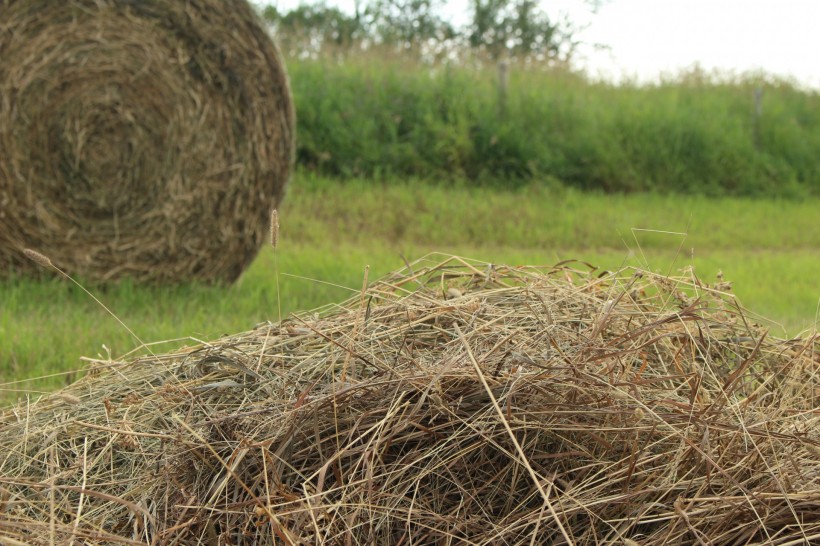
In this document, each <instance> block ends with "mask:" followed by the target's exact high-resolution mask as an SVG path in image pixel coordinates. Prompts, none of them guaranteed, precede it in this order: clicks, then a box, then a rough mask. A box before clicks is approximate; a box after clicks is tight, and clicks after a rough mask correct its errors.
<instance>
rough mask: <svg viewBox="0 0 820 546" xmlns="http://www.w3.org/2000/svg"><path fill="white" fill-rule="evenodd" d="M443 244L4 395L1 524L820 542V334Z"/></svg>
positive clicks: (529, 540) (30, 538) (397, 536)
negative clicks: (323, 301)
mask: <svg viewBox="0 0 820 546" xmlns="http://www.w3.org/2000/svg"><path fill="white" fill-rule="evenodd" d="M438 258H440V260H441V261H440V263H436V262H438ZM438 258H437V259H436V260H435V261H431V260H424V261H420V262H417V263H415V264H411V265H410V266H409V267H408V268H406V269H404V270H402V271H399V272H397V273H395V274H392V275H389V276H387V277H386V278H384V279H382V280H380V281H379V282H376V283H374V284H372V285H371V286H370V287H369V288H368V289H367V290H366V292H364V293H363V294H362V295H361V296H356V297H354V298H352V299H351V300H350V301H348V302H347V303H345V304H343V305H341V306H331V307H327V308H324V309H320V310H318V311H316V312H310V313H304V314H301V315H296V316H293V317H291V318H289V319H287V320H285V321H284V322H283V323H281V324H263V325H260V326H258V327H257V328H256V329H254V330H253V331H250V332H246V333H243V334H240V335H236V336H232V337H228V338H225V339H222V340H219V341H217V342H214V343H210V344H205V345H198V346H195V347H191V348H188V349H185V350H181V351H179V352H175V353H173V354H165V355H156V356H147V357H144V358H139V359H137V360H132V361H128V362H99V363H98V369H97V370H96V371H93V372H92V373H90V375H89V376H87V377H86V378H84V379H83V380H81V381H79V382H77V383H75V384H74V385H72V386H70V387H68V388H66V389H65V390H63V391H61V392H58V393H56V394H53V395H50V396H47V397H44V398H41V399H38V400H36V401H31V403H30V404H28V405H26V404H22V405H18V406H16V407H15V408H13V409H12V410H10V411H6V412H5V414H4V415H3V416H2V420H1V422H0V453H2V460H0V537H1V538H0V541H5V543H27V544H51V543H60V544H64V543H68V542H69V541H70V540H71V539H72V538H73V539H76V541H78V542H76V543H79V542H82V543H83V544H487V545H489V544H505V545H506V544H515V545H530V544H578V545H581V544H584V545H593V544H627V545H635V544H641V545H659V544H716V545H717V544H731V545H739V544H780V545H786V544H817V543H819V542H820V410H818V400H820V376H819V375H818V373H819V372H820V361H819V360H820V357H818V349H820V342H819V341H818V337H817V336H816V335H813V336H807V337H803V338H800V339H794V340H791V341H781V340H776V339H772V338H770V337H768V336H767V335H766V333H765V331H763V330H761V329H760V328H758V327H756V326H754V325H753V324H751V322H750V319H749V317H748V316H747V315H746V314H745V313H744V312H743V311H742V310H741V309H740V308H739V307H738V306H737V305H736V303H735V301H734V299H733V298H732V297H730V296H727V295H725V294H723V293H721V292H719V291H716V290H715V289H713V288H710V287H708V286H706V285H705V284H703V283H701V282H700V281H698V280H697V279H696V278H695V277H694V276H693V275H691V274H690V275H688V276H686V277H683V278H668V277H658V276H654V275H650V274H641V273H639V272H637V271H624V272H621V273H618V274H609V273H604V274H602V275H600V276H598V275H597V274H589V272H585V271H579V270H576V269H573V268H571V267H570V266H568V265H563V266H559V267H554V268H547V269H541V268H526V267H522V268H517V267H501V266H496V267H492V266H489V265H487V264H483V263H477V262H471V261H467V260H463V259H461V258H455V257H438ZM596 273H597V272H596ZM13 541H18V542H13Z"/></svg>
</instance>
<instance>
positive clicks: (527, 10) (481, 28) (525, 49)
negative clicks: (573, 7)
mask: <svg viewBox="0 0 820 546" xmlns="http://www.w3.org/2000/svg"><path fill="white" fill-rule="evenodd" d="M471 9H472V22H471V24H470V27H469V35H468V41H469V43H470V46H471V47H472V48H474V49H479V50H483V51H486V52H487V53H488V54H489V55H490V57H491V58H494V59H498V58H500V57H516V58H521V59H539V60H544V59H555V58H557V57H558V56H559V54H560V52H561V50H562V49H561V46H562V45H564V44H565V42H566V40H568V39H570V40H571V34H570V33H568V32H567V31H566V29H562V28H561V26H560V25H559V24H556V23H553V21H552V20H551V19H550V17H549V16H548V15H547V14H546V13H545V12H544V11H543V10H541V9H540V8H539V7H538V3H537V2H535V1H534V0H472V2H471Z"/></svg>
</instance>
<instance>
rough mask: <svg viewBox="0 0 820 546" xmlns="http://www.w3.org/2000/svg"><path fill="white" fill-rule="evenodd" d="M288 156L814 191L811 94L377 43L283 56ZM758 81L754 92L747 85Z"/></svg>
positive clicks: (480, 172) (598, 180) (341, 163)
mask: <svg viewBox="0 0 820 546" xmlns="http://www.w3.org/2000/svg"><path fill="white" fill-rule="evenodd" d="M288 70H289V72H290V77H291V84H292V88H293V93H294V96H295V102H296V107H297V114H298V120H299V121H298V124H299V126H298V161H299V163H300V164H301V165H302V166H303V167H305V168H307V169H310V170H314V171H316V172H317V173H320V174H324V175H330V176H335V177H350V176H361V177H366V178H372V179H374V180H383V179H386V178H389V177H421V178H427V179H436V180H447V181H466V182H467V183H470V184H472V183H481V184H491V185H498V186H502V187H516V186H520V185H522V184H524V183H526V182H530V181H533V180H535V181H540V182H546V183H549V184H561V185H566V186H571V187H575V188H579V189H588V190H602V191H606V192H638V191H652V192H674V193H687V194H700V195H710V196H727V195H735V196H778V197H802V196H808V195H820V95H818V93H816V92H810V91H804V90H801V89H799V88H797V87H796V86H795V85H793V84H791V83H789V82H785V81H775V80H771V79H767V78H763V77H755V76H746V77H738V78H729V77H726V76H723V77H717V76H710V75H706V74H704V73H702V72H699V71H697V70H695V71H693V72H691V73H689V74H684V75H680V76H678V77H677V78H675V79H673V80H670V81H668V82H666V83H663V84H659V85H651V86H646V85H643V86H640V85H635V84H629V83H627V84H622V85H618V86H615V85H612V84H607V83H601V82H595V81H591V80H590V79H588V78H586V77H584V76H582V75H579V74H576V73H573V72H571V71H569V70H567V69H566V68H560V67H558V68H556V67H551V68H548V67H545V66H544V65H539V64H528V63H522V64H515V63H513V64H511V65H510V67H509V69H508V70H509V83H508V85H507V88H506V91H502V90H501V89H500V88H499V78H498V73H497V67H496V66H495V65H494V64H488V63H479V62H476V63H472V64H469V63H468V64H465V63H458V64H456V63H451V64H448V63H436V64H428V63H424V62H422V61H419V60H412V59H410V58H408V57H406V56H401V55H396V54H393V53H391V52H389V51H385V50H375V51H370V52H359V53H358V54H355V55H354V54H346V55H344V58H343V61H340V60H339V58H338V57H334V56H332V55H325V56H322V57H320V58H315V59H298V58H294V59H291V60H290V61H289V62H288ZM756 93H760V96H761V100H760V102H759V114H758V104H757V103H756V100H755V94H756Z"/></svg>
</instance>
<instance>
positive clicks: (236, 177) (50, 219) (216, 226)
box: [0, 0, 294, 282]
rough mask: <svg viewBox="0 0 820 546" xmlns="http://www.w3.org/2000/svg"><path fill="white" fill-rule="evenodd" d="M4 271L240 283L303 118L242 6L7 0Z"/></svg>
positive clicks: (1, 86)
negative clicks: (298, 118) (37, 255)
mask: <svg viewBox="0 0 820 546" xmlns="http://www.w3.org/2000/svg"><path fill="white" fill-rule="evenodd" d="M0 97H2V99H1V100H0V150H2V155H0V272H2V273H0V274H8V273H9V272H12V271H14V272H32V271H35V270H36V268H37V267H38V266H37V265H36V264H34V263H31V262H29V261H28V260H26V258H25V257H24V256H23V255H22V253H21V249H22V248H25V247H29V248H34V249H36V250H38V251H40V252H42V253H43V254H45V255H47V256H49V257H50V258H51V259H52V260H53V261H54V262H55V263H56V264H57V265H58V266H60V267H62V268H64V269H65V270H67V271H69V272H70V273H75V274H80V275H83V276H85V277H86V278H90V279H99V280H110V279H115V278H120V277H130V278H134V279H137V280H140V281H160V282H164V281H181V280H190V279H198V280H202V281H206V282H212V281H232V280H234V279H236V278H237V277H238V276H239V274H240V273H241V272H242V271H243V269H244V268H245V267H246V266H247V265H248V264H249V263H250V262H251V261H252V260H253V258H254V257H255V255H256V253H257V252H258V249H259V248H260V246H261V244H262V242H263V240H264V236H265V233H266V229H267V220H268V218H269V213H270V210H271V208H273V207H275V206H277V204H278V203H279V201H280V200H281V198H282V195H283V191H284V189H285V185H286V183H287V180H288V177H289V173H290V168H291V163H292V156H293V133H294V114H293V107H292V102H291V97H290V91H289V87H288V81H287V76H286V73H285V70H284V66H283V64H282V61H281V59H280V56H279V53H278V51H277V50H276V48H275V46H274V44H273V43H272V41H271V39H270V37H269V36H268V34H267V32H266V30H265V29H264V27H263V26H262V25H261V24H260V22H259V20H258V17H257V15H256V14H255V13H254V11H253V10H252V8H251V7H250V6H249V5H248V4H247V3H246V2H245V1H244V0H191V1H186V2H164V1H155V2H137V1H127V0H116V1H115V0H95V1H86V0H78V1H72V2H65V3H63V2H59V3H58V2H47V1H31V0H26V1H15V0H0Z"/></svg>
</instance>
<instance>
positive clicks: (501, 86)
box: [498, 59, 509, 118]
mask: <svg viewBox="0 0 820 546" xmlns="http://www.w3.org/2000/svg"><path fill="white" fill-rule="evenodd" d="M508 84H509V64H508V63H507V60H506V59H501V60H500V61H498V115H499V117H501V118H503V117H504V116H506V114H507V87H508Z"/></svg>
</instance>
